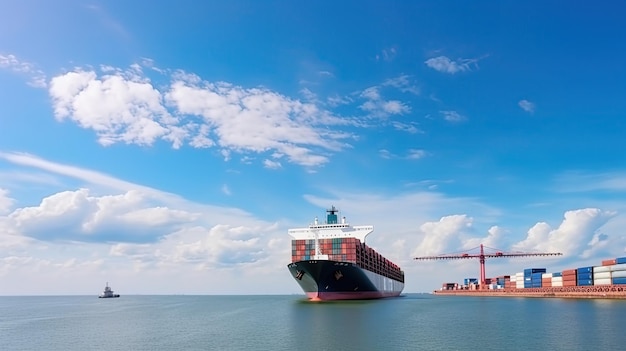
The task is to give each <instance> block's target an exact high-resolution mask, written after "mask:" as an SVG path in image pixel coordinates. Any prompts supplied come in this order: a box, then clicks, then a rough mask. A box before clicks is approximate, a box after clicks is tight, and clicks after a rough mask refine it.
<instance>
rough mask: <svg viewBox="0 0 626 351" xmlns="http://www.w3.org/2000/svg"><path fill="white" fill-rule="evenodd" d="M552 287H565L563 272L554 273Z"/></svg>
mask: <svg viewBox="0 0 626 351" xmlns="http://www.w3.org/2000/svg"><path fill="white" fill-rule="evenodd" d="M550 283H551V286H554V287H561V286H563V276H562V273H561V272H556V273H552V279H551V282H550Z"/></svg>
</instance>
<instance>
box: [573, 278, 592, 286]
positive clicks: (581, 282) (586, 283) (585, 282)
mask: <svg viewBox="0 0 626 351" xmlns="http://www.w3.org/2000/svg"><path fill="white" fill-rule="evenodd" d="M576 285H578V286H590V285H593V280H590V279H583V280H577V281H576Z"/></svg>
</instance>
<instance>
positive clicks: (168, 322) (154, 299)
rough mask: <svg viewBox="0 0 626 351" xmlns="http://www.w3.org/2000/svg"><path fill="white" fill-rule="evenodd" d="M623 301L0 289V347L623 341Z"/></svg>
mask: <svg viewBox="0 0 626 351" xmlns="http://www.w3.org/2000/svg"><path fill="white" fill-rule="evenodd" d="M625 327H626V301H619V300H586V299H580V300H573V299H549V298H508V297H505V298H503V297H500V298H498V297H460V296H433V295H430V294H406V295H404V296H402V297H399V298H389V299H382V300H369V301H344V302H309V301H307V300H306V299H305V298H304V297H303V296H301V295H289V296H122V297H120V298H117V299H98V298H97V297H95V296H50V297H0V350H3V351H5V350H6V351H9V350H64V351H65V350H80V351H85V350H116V351H118V350H315V351H324V350H622V349H624V347H626V331H625V330H626V328H625Z"/></svg>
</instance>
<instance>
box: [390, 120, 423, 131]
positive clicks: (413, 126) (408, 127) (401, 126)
mask: <svg viewBox="0 0 626 351" xmlns="http://www.w3.org/2000/svg"><path fill="white" fill-rule="evenodd" d="M391 125H392V126H393V127H394V128H395V129H396V130H401V131H404V132H407V133H411V134H418V133H424V131H422V130H421V129H419V128H418V127H417V123H415V122H409V123H403V122H398V121H392V122H391Z"/></svg>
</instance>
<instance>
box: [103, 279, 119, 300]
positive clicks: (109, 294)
mask: <svg viewBox="0 0 626 351" xmlns="http://www.w3.org/2000/svg"><path fill="white" fill-rule="evenodd" d="M98 297H99V298H101V299H107V298H113V297H120V294H114V293H113V290H111V287H110V286H109V282H107V285H106V286H105V287H104V291H103V292H102V294H100V295H99V296H98Z"/></svg>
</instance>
